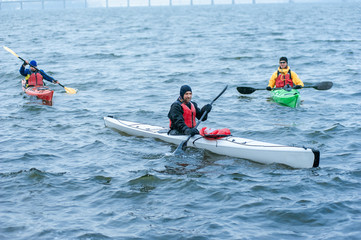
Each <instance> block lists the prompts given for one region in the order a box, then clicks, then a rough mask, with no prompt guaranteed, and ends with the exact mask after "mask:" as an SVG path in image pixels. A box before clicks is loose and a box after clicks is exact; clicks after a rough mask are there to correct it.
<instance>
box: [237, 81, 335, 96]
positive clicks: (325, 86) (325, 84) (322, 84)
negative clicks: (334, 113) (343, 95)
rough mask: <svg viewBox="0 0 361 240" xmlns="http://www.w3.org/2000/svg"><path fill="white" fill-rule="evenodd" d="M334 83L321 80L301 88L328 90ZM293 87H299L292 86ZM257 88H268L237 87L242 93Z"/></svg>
mask: <svg viewBox="0 0 361 240" xmlns="http://www.w3.org/2000/svg"><path fill="white" fill-rule="evenodd" d="M332 85H333V83H332V82H330V81H325V82H319V83H317V84H316V85H305V86H303V87H301V88H314V89H317V90H328V89H330V88H331V87H332ZM292 88H293V89H297V88H295V87H292ZM277 89H283V88H273V89H272V90H277ZM257 90H266V88H252V87H237V91H238V92H239V93H241V94H251V93H253V92H255V91H257Z"/></svg>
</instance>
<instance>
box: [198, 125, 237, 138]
mask: <svg viewBox="0 0 361 240" xmlns="http://www.w3.org/2000/svg"><path fill="white" fill-rule="evenodd" d="M199 134H200V135H202V136H203V137H204V138H207V139H219V138H224V137H227V136H230V135H231V131H230V130H229V129H228V128H223V129H212V128H208V127H203V128H202V129H201V130H200V131H199Z"/></svg>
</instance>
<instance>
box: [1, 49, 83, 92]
mask: <svg viewBox="0 0 361 240" xmlns="http://www.w3.org/2000/svg"><path fill="white" fill-rule="evenodd" d="M3 48H4V49H5V50H6V51H8V52H9V53H11V54H12V55H14V56H15V57H17V58H19V59H20V60H21V61H23V62H26V61H25V60H24V59H23V58H21V57H20V56H19V55H17V54H16V53H15V52H14V51H13V50H11V49H10V48H8V47H5V46H3ZM29 65H30V66H31V67H33V68H35V69H36V70H38V71H39V69H38V68H37V67H35V66H33V65H31V64H30V63H29ZM58 84H59V85H60V86H62V87H63V88H64V89H65V91H66V92H67V93H69V94H75V93H76V90H75V89H74V88H69V87H65V86H64V85H62V84H61V83H59V82H58Z"/></svg>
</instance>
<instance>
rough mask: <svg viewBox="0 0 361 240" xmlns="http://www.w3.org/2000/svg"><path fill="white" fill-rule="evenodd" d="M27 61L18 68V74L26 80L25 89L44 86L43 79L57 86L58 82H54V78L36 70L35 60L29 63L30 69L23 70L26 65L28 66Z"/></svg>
mask: <svg viewBox="0 0 361 240" xmlns="http://www.w3.org/2000/svg"><path fill="white" fill-rule="evenodd" d="M28 64H29V62H28V61H24V63H23V64H22V65H21V67H20V70H19V72H20V74H21V75H23V76H24V77H25V80H26V87H29V86H44V82H43V79H45V80H47V81H49V82H52V83H54V84H57V83H58V81H56V80H55V79H54V78H52V77H50V76H48V75H47V74H46V73H45V72H44V71H43V70H41V69H40V70H39V69H37V66H38V64H37V62H36V61H35V60H31V61H30V68H25V67H26V65H28Z"/></svg>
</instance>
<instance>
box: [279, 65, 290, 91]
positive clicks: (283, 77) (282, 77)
mask: <svg viewBox="0 0 361 240" xmlns="http://www.w3.org/2000/svg"><path fill="white" fill-rule="evenodd" d="M277 76H278V77H277V78H276V88H282V87H284V86H286V85H287V84H288V85H290V86H291V87H293V81H292V77H291V69H290V70H288V73H286V74H282V73H280V71H279V70H277Z"/></svg>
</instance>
